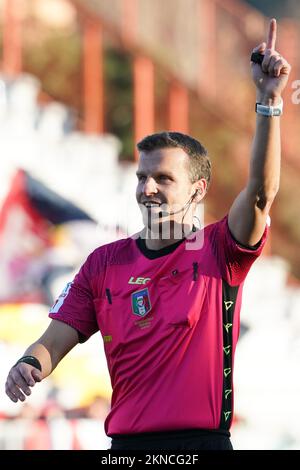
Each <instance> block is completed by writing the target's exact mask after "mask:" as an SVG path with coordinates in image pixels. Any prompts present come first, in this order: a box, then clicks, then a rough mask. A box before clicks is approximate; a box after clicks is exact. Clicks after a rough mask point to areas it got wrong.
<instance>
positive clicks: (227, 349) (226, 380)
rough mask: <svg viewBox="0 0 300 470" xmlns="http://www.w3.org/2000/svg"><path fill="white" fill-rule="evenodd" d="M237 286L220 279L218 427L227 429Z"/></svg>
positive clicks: (230, 400)
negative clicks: (221, 321)
mask: <svg viewBox="0 0 300 470" xmlns="http://www.w3.org/2000/svg"><path fill="white" fill-rule="evenodd" d="M238 290H239V286H234V287H232V286H230V285H229V284H227V282H226V281H224V280H223V281H222V302H223V304H222V312H223V315H222V316H223V391H222V409H221V417H220V428H221V429H229V428H230V425H231V421H232V412H233V406H232V405H233V396H232V395H233V392H232V386H233V380H232V345H233V342H232V328H233V316H234V310H235V306H236V298H237V294H238Z"/></svg>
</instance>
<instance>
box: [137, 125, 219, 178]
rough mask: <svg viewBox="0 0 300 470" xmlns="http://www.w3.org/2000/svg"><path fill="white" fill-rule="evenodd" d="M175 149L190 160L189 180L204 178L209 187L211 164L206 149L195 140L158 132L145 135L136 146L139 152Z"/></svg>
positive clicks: (179, 133)
mask: <svg viewBox="0 0 300 470" xmlns="http://www.w3.org/2000/svg"><path fill="white" fill-rule="evenodd" d="M172 147H177V148H181V149H182V150H184V151H185V153H186V154H187V155H188V156H189V158H190V166H189V173H190V180H191V182H192V183H195V182H196V181H198V180H199V179H201V178H204V179H205V180H206V182H207V187H208V186H209V183H210V179H211V162H210V159H209V157H208V152H207V150H206V148H205V147H204V146H203V145H202V144H201V143H200V142H199V141H198V140H196V139H194V138H193V137H190V136H189V135H186V134H181V132H159V133H157V134H151V135H147V136H146V137H145V138H144V139H142V140H141V141H140V142H138V144H137V148H138V150H139V151H140V152H141V151H143V152H152V151H153V150H157V149H163V148H172Z"/></svg>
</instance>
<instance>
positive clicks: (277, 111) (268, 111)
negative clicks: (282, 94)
mask: <svg viewBox="0 0 300 470" xmlns="http://www.w3.org/2000/svg"><path fill="white" fill-rule="evenodd" d="M255 112H256V113H257V114H262V115H263V116H281V114H282V112H283V100H282V98H280V103H279V104H277V105H276V106H266V105H264V104H261V103H256V104H255Z"/></svg>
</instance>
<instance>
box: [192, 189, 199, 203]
mask: <svg viewBox="0 0 300 470" xmlns="http://www.w3.org/2000/svg"><path fill="white" fill-rule="evenodd" d="M199 192H200V189H196V191H195V192H194V194H193V195H192V200H193V199H195V197H196V196H197V195H198V194H199Z"/></svg>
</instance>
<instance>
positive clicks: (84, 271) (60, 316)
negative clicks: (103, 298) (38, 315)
mask: <svg viewBox="0 0 300 470" xmlns="http://www.w3.org/2000/svg"><path fill="white" fill-rule="evenodd" d="M91 256H92V255H90V256H89V257H88V258H87V260H86V261H85V263H84V264H83V265H82V266H81V268H80V270H79V272H78V273H77V274H76V276H75V278H74V280H73V281H72V282H69V283H68V284H67V285H66V287H65V288H64V290H63V291H62V293H61V294H60V296H59V297H58V299H57V300H56V302H55V303H54V305H53V306H52V307H51V309H50V311H49V317H50V318H52V319H53V320H60V321H62V322H64V323H66V324H68V325H70V326H71V327H73V328H75V329H76V330H77V331H78V333H79V338H80V342H84V341H85V340H87V339H88V338H89V337H90V336H91V335H93V334H94V333H96V331H98V329H99V328H98V325H97V321H96V313H95V309H94V302H93V293H92V289H91V277H92V275H91Z"/></svg>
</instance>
